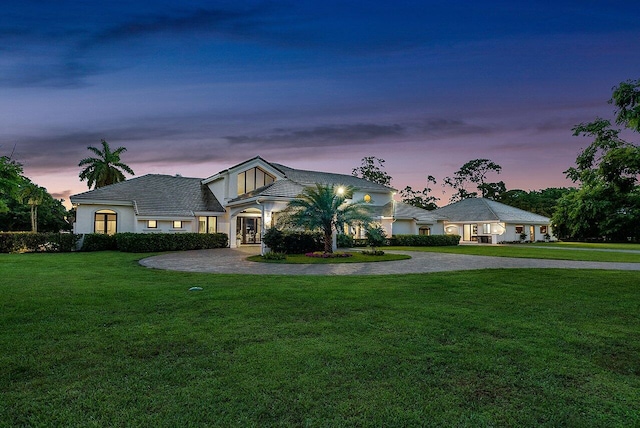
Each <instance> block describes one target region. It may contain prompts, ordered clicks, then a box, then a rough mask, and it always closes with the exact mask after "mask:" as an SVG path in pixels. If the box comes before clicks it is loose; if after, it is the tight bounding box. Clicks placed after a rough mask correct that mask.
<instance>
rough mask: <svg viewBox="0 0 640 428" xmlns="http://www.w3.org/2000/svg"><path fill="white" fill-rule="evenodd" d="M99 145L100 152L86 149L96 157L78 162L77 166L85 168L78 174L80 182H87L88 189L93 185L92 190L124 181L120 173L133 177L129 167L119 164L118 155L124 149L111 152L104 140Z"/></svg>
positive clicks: (93, 148)
mask: <svg viewBox="0 0 640 428" xmlns="http://www.w3.org/2000/svg"><path fill="white" fill-rule="evenodd" d="M101 143H102V150H100V149H97V148H95V147H92V146H89V147H87V149H88V150H89V151H91V152H93V153H95V154H96V155H97V157H89V158H84V159H82V160H81V161H80V163H79V164H78V166H86V168H85V169H83V170H82V172H81V173H80V181H84V180H87V185H88V186H89V188H91V186H93V185H94V184H95V187H94V188H95V189H97V188H98V187H104V186H107V185H109V184H114V183H119V182H120V181H124V180H125V177H124V173H123V172H122V171H124V172H128V173H129V174H131V175H135V173H134V172H133V170H132V169H131V168H129V165H126V164H124V163H122V162H120V154H122V153H123V152H126V151H127V149H126V148H124V147H118V148H117V149H115V150H114V151H111V147H109V143H107V142H106V141H105V140H101Z"/></svg>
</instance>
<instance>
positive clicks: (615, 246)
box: [536, 242, 640, 251]
mask: <svg viewBox="0 0 640 428" xmlns="http://www.w3.org/2000/svg"><path fill="white" fill-rule="evenodd" d="M536 245H541V246H545V247H560V248H590V249H596V250H631V251H640V244H631V243H629V244H619V243H594V242H545V243H542V242H538V243H536Z"/></svg>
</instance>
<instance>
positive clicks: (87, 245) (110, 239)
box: [80, 233, 118, 251]
mask: <svg viewBox="0 0 640 428" xmlns="http://www.w3.org/2000/svg"><path fill="white" fill-rule="evenodd" d="M117 249H118V243H117V242H116V236H115V235H105V234H104V233H87V234H86V235H84V240H83V241H82V248H80V251H115V250H117Z"/></svg>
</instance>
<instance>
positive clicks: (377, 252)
mask: <svg viewBox="0 0 640 428" xmlns="http://www.w3.org/2000/svg"><path fill="white" fill-rule="evenodd" d="M361 253H362V254H363V255H365V256H384V251H382V250H371V251H369V250H363V251H361Z"/></svg>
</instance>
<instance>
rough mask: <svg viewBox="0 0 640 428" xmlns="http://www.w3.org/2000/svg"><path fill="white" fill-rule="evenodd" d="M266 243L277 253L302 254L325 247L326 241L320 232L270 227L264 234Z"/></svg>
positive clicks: (263, 239) (263, 238)
mask: <svg viewBox="0 0 640 428" xmlns="http://www.w3.org/2000/svg"><path fill="white" fill-rule="evenodd" d="M262 241H263V242H264V244H265V245H266V246H267V247H269V249H271V251H274V252H276V253H285V254H302V253H309V252H313V251H320V250H322V249H324V241H323V236H322V234H321V233H318V232H297V231H284V230H280V229H276V228H275V227H272V228H270V229H269V230H267V231H266V232H265V234H264V235H263V236H262Z"/></svg>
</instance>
